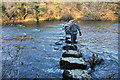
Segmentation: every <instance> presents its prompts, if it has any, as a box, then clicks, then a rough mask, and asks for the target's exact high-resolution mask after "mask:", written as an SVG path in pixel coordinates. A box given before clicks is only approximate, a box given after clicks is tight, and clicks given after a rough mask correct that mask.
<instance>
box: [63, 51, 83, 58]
mask: <svg viewBox="0 0 120 80" xmlns="http://www.w3.org/2000/svg"><path fill="white" fill-rule="evenodd" d="M62 57H75V58H80V57H82V53H81V52H80V51H79V50H68V51H67V52H64V53H63V54H62Z"/></svg>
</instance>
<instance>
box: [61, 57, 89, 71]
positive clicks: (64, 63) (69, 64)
mask: <svg viewBox="0 0 120 80" xmlns="http://www.w3.org/2000/svg"><path fill="white" fill-rule="evenodd" d="M60 67H61V69H86V68H87V65H86V63H85V61H84V60H83V59H82V58H73V57H62V58H61V60H60Z"/></svg>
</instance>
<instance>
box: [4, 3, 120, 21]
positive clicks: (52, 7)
mask: <svg viewBox="0 0 120 80" xmlns="http://www.w3.org/2000/svg"><path fill="white" fill-rule="evenodd" d="M118 3H119V2H118ZM118 3H114V2H95V3H93V2H72V3H67V2H66V3H63V2H60V3H58V2H40V3H39V2H33V3H30V2H26V3H25V2H16V3H14V4H13V5H12V7H10V9H8V8H7V7H5V5H6V3H4V4H3V6H2V13H3V15H6V16H7V17H8V18H9V20H13V21H16V20H26V18H29V16H32V15H33V17H32V18H34V19H36V21H37V22H39V21H40V19H43V20H45V19H49V20H52V19H57V20H61V19H63V20H65V19H69V18H76V19H79V18H80V19H81V20H117V18H118V17H117V16H118V14H119V4H118ZM30 14H31V15H30ZM3 18H5V16H3Z"/></svg>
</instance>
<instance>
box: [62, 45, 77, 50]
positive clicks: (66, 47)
mask: <svg viewBox="0 0 120 80" xmlns="http://www.w3.org/2000/svg"><path fill="white" fill-rule="evenodd" d="M63 50H77V46H76V45H74V46H70V45H66V46H63Z"/></svg>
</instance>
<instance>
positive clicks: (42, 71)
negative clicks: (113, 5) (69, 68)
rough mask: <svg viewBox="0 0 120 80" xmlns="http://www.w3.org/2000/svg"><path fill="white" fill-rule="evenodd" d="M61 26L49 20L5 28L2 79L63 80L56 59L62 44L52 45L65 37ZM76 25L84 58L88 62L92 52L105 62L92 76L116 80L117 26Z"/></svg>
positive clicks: (80, 23)
mask: <svg viewBox="0 0 120 80" xmlns="http://www.w3.org/2000/svg"><path fill="white" fill-rule="evenodd" d="M63 24H64V22H59V21H57V22H56V21H51V22H42V23H39V24H35V23H24V24H22V23H21V24H11V25H6V26H4V27H3V35H2V38H3V58H2V60H3V74H4V77H15V78H17V77H19V78H62V72H63V71H62V70H61V69H60V67H59V60H60V57H61V55H62V53H63V50H62V46H63V45H64V44H62V45H55V42H57V41H60V39H61V40H62V39H63V38H64V37H65V34H64V30H62V25H63ZM78 24H79V25H80V27H81V32H82V36H81V37H79V36H78V41H80V49H81V50H82V53H83V55H84V58H85V59H86V60H87V59H88V58H90V57H91V55H92V54H93V53H94V54H98V55H99V56H100V57H101V58H103V59H104V60H105V61H104V63H103V64H102V65H99V66H97V67H95V72H93V74H92V76H93V77H96V78H105V77H109V76H111V75H114V77H115V78H117V74H118V57H117V56H118V50H117V47H118V45H117V44H118V23H116V22H100V21H79V22H78ZM63 43H64V41H63ZM55 49H56V50H55ZM4 64H5V65H4ZM8 67H9V68H8ZM5 72H6V73H5Z"/></svg>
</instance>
